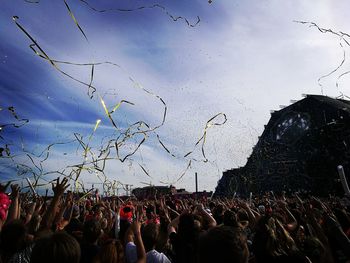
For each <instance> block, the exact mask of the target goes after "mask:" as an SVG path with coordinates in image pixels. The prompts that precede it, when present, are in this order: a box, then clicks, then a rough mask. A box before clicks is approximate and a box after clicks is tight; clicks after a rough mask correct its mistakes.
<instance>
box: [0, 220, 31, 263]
mask: <svg viewBox="0 0 350 263" xmlns="http://www.w3.org/2000/svg"><path fill="white" fill-rule="evenodd" d="M26 232H27V231H26V228H25V226H24V224H23V223H22V222H21V221H19V220H15V221H12V222H11V223H9V224H7V225H5V226H4V227H3V228H2V231H1V238H0V240H1V254H2V256H3V259H4V261H6V260H8V259H9V258H10V257H11V256H12V255H14V254H15V253H17V252H19V251H20V250H22V249H24V247H25V236H26Z"/></svg>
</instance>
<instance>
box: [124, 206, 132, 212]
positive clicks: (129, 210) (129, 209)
mask: <svg viewBox="0 0 350 263" xmlns="http://www.w3.org/2000/svg"><path fill="white" fill-rule="evenodd" d="M123 212H124V213H129V212H131V208H130V206H124V207H123Z"/></svg>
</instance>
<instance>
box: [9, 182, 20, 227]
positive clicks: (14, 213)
mask: <svg viewBox="0 0 350 263" xmlns="http://www.w3.org/2000/svg"><path fill="white" fill-rule="evenodd" d="M18 212H19V186H18V185H17V184H12V185H11V205H10V208H9V211H8V215H7V220H6V224H8V223H10V222H12V221H14V220H16V219H18V214H19V213H18Z"/></svg>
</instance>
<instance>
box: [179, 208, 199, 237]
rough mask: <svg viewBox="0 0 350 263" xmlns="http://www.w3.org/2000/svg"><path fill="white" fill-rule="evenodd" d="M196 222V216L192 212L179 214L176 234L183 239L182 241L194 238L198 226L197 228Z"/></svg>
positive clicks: (197, 231)
mask: <svg viewBox="0 0 350 263" xmlns="http://www.w3.org/2000/svg"><path fill="white" fill-rule="evenodd" d="M198 225H199V224H198V222H196V218H195V217H194V215H193V214H190V213H183V214H181V216H180V219H179V225H178V234H179V236H180V237H181V238H182V239H183V241H190V242H192V241H193V240H195V239H196V237H197V235H198V233H199V228H198Z"/></svg>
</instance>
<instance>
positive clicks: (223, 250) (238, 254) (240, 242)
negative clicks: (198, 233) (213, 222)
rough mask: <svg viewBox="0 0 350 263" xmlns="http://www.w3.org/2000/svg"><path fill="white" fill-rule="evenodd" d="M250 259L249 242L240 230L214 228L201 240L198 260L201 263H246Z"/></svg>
mask: <svg viewBox="0 0 350 263" xmlns="http://www.w3.org/2000/svg"><path fill="white" fill-rule="evenodd" d="M248 258H249V251H248V247H247V240H246V237H245V235H244V234H243V232H242V230H241V229H240V228H235V227H229V226H220V227H214V228H212V229H210V230H209V231H208V232H207V233H206V234H205V235H204V236H202V237H201V238H200V241H199V251H198V259H199V262H201V263H212V262H227V263H246V262H248Z"/></svg>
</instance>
